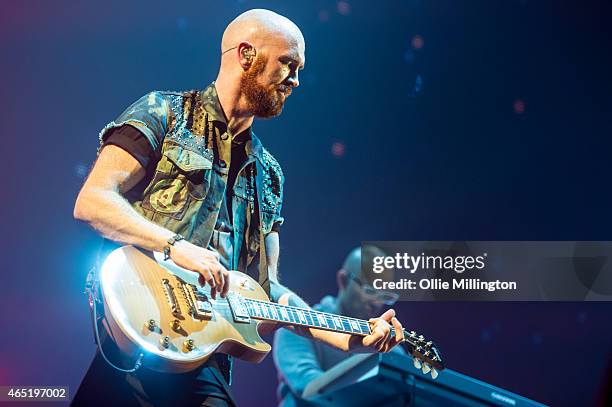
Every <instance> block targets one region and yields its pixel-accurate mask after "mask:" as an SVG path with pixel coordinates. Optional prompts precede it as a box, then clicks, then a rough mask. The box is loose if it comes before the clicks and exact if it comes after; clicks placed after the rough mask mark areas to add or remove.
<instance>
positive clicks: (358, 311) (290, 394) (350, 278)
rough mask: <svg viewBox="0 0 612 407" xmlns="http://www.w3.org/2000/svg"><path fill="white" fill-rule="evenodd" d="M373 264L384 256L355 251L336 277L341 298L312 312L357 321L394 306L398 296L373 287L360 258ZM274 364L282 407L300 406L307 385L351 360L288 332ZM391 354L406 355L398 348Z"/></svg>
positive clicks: (281, 336) (280, 334)
mask: <svg viewBox="0 0 612 407" xmlns="http://www.w3.org/2000/svg"><path fill="white" fill-rule="evenodd" d="M362 256H363V257H364V262H365V264H371V263H372V258H373V257H375V256H384V253H383V252H382V251H381V250H380V249H378V248H376V247H373V246H366V247H364V249H363V250H362V249H361V248H359V247H358V248H355V249H353V250H352V251H351V252H350V253H349V255H348V256H347V257H346V259H345V260H344V264H343V265H342V268H340V270H338V272H337V274H336V278H337V283H338V294H337V296H336V297H334V296H331V295H328V296H325V297H323V299H322V300H321V302H320V303H319V304H317V305H315V306H314V307H313V309H315V310H317V311H322V312H329V313H332V314H339V315H344V316H348V317H352V318H358V319H369V318H371V317H372V316H375V315H378V314H379V313H380V312H381V311H382V309H383V307H385V306H390V305H392V304H394V303H395V302H396V301H397V299H398V294H396V293H393V292H387V291H382V290H377V289H375V288H374V287H372V285H371V283H372V282H371V281H370V280H371V275H370V276H368V275H367V274H368V273H363V272H362V270H361V258H362ZM273 352H274V353H273V355H274V362H275V364H276V368H277V370H278V378H279V387H278V397H279V401H280V403H279V405H282V406H284V407H288V406H296V405H300V404H302V403H300V399H301V397H302V394H303V392H304V389H305V388H306V385H307V384H308V383H310V382H311V381H312V380H314V379H316V378H318V377H320V376H322V375H323V374H324V373H325V372H326V371H327V370H329V369H331V368H332V367H334V366H335V365H337V364H338V363H340V362H342V361H343V360H345V359H347V358H349V357H351V356H352V354H351V353H348V352H342V351H339V350H337V349H334V348H332V347H331V346H328V345H325V344H323V343H321V342H317V341H313V340H311V339H309V338H306V337H303V336H298V335H297V334H295V333H294V332H291V331H289V330H287V329H281V330H279V331H277V332H276V335H275V338H274V347H273ZM392 352H400V353H405V352H404V350H403V349H402V348H401V347H399V346H396V347H395V348H393V349H392Z"/></svg>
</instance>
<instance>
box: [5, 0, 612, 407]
mask: <svg viewBox="0 0 612 407" xmlns="http://www.w3.org/2000/svg"><path fill="white" fill-rule="evenodd" d="M253 7H265V8H271V9H274V10H276V11H278V12H280V13H282V14H285V15H287V16H288V17H290V18H291V19H293V20H294V21H295V22H296V23H297V24H298V25H299V26H300V27H301V28H302V29H303V32H304V35H305V37H306V41H307V64H306V69H305V70H304V71H303V74H301V77H300V79H301V83H302V86H301V87H300V88H299V89H297V91H296V92H294V94H293V95H292V97H291V98H290V99H289V101H288V103H287V106H286V108H285V112H284V114H283V115H282V116H281V117H280V118H277V119H274V120H270V121H259V122H257V123H256V131H257V133H258V135H259V136H260V137H261V138H262V139H263V141H264V143H265V144H266V145H267V146H268V147H269V149H270V150H271V151H272V152H273V154H275V156H276V157H277V158H278V159H279V161H280V162H281V164H282V165H283V168H284V171H285V175H286V178H287V182H286V197H285V206H284V215H285V217H286V223H285V225H284V227H283V230H282V234H281V236H282V254H281V270H282V278H283V281H284V282H285V283H286V284H287V285H288V286H290V287H292V288H294V289H295V290H296V291H298V292H299V293H301V294H302V295H303V296H304V298H305V299H306V300H307V301H309V302H311V303H315V302H317V301H318V299H319V298H320V297H322V296H323V295H324V294H326V293H332V292H334V291H335V271H336V270H337V269H338V267H339V266H340V264H341V262H342V259H343V257H344V255H345V254H346V252H348V250H350V249H351V248H352V247H353V246H356V245H358V244H359V243H360V241H362V240H428V239H441V240H451V239H465V240H538V239H541V240H612V232H611V230H612V219H611V217H610V208H611V207H612V193H611V190H610V182H609V178H610V174H611V173H612V171H611V169H612V164H611V160H610V151H611V148H610V147H611V144H612V143H611V142H610V130H611V129H612V121H611V120H610V117H611V116H610V112H611V107H612V106H611V105H612V103H611V96H610V95H611V92H610V91H611V83H610V78H609V72H610V71H611V68H612V67H611V65H612V64H611V63H610V62H611V61H610V42H609V39H610V38H609V35H608V33H607V31H606V30H605V24H606V23H605V22H606V21H610V13H609V11H610V8H609V6H604V5H603V2H601V3H599V2H595V1H589V2H578V1H565V2H557V1H529V0H523V1H519V0H516V1H514V0H504V1H501V0H499V1H484V0H483V1H464V2H459V1H451V0H435V1H433V0H432V1H418V0H411V1H398V0H395V1H391V0H385V1H380V2H372V1H349V2H335V1H311V2H290V3H289V2H281V1H238V2H236V1H234V2H229V1H227V2H212V1H195V0H194V1H181V2H171V1H166V2H158V1H146V2H144V1H143V2H136V1H105V2H78V1H62V2H51V1H22V2H12V4H9V3H7V4H4V5H3V6H2V14H1V17H0V51H1V55H2V60H3V63H2V66H1V67H0V70H1V73H2V76H1V78H2V86H1V87H0V92H1V93H2V101H3V104H2V108H3V114H2V118H3V120H1V122H0V126H1V133H2V137H0V143H1V146H2V148H1V150H0V151H2V162H3V168H4V169H5V170H4V171H3V174H4V178H3V182H2V196H3V197H2V200H3V202H4V204H3V205H2V208H3V223H4V227H3V228H2V229H3V232H2V237H1V239H2V240H1V246H0V247H1V248H2V255H3V256H2V260H3V263H4V267H3V280H2V282H3V283H2V291H1V292H2V296H1V297H0V298H1V300H0V301H1V302H0V318H1V320H0V322H1V324H2V325H1V326H2V332H3V334H2V335H0V385H19V384H20V385H69V386H70V388H71V389H72V391H73V392H74V390H76V388H77V386H78V383H79V381H80V379H81V377H82V375H83V374H84V372H85V370H86V368H87V366H88V364H89V361H90V359H91V357H92V355H93V353H94V349H95V348H94V344H93V340H92V336H91V331H90V322H89V314H88V309H87V306H86V298H85V295H84V294H83V286H84V278H85V274H86V272H87V269H88V267H89V266H90V265H91V264H92V262H93V260H94V255H95V251H96V247H97V244H98V239H97V237H96V235H95V234H94V233H93V232H92V231H90V230H88V229H87V228H86V227H84V226H83V225H79V224H77V223H76V222H75V221H74V220H73V219H72V207H73V202H74V199H75V197H76V194H77V192H78V189H79V187H80V185H81V184H82V182H83V177H84V176H85V175H86V173H87V171H88V168H89V165H90V164H91V162H92V160H93V159H94V158H95V151H96V146H97V133H98V131H99V130H100V129H101V128H102V127H103V126H104V125H105V124H106V123H107V122H108V121H110V120H112V119H114V118H115V117H116V116H117V115H118V114H119V113H120V112H121V111H122V110H123V109H124V108H125V107H126V106H127V105H129V104H130V103H131V102H132V101H134V100H136V99H137V98H139V97H140V96H141V95H143V94H144V93H146V92H148V91H150V90H154V89H157V90H166V89H191V88H196V87H204V86H205V85H206V84H208V83H209V82H210V81H211V80H212V79H214V77H215V75H216V70H217V64H218V60H219V56H218V53H219V49H218V46H219V45H218V44H219V41H220V38H221V33H222V31H223V28H224V27H225V25H226V24H227V22H228V21H230V20H231V19H232V18H233V17H235V16H236V15H237V14H239V13H240V12H241V11H244V10H246V9H249V8H253ZM417 36H418V37H417ZM397 310H398V312H400V315H401V316H402V320H403V321H404V323H405V325H406V326H407V327H414V328H415V329H417V330H419V331H422V332H424V333H426V334H427V335H429V336H431V337H433V338H435V339H436V340H437V342H438V344H439V346H440V347H441V348H442V349H443V351H444V354H445V356H446V360H447V364H448V366H449V367H451V368H452V369H454V370H457V371H459V372H462V373H465V374H467V375H470V376H473V377H475V378H478V379H481V380H484V381H487V382H490V383H492V384H495V385H498V386H501V387H503V388H506V389H509V390H511V391H514V392H517V393H519V394H522V395H524V396H527V397H530V398H534V399H536V400H538V401H541V402H546V403H551V404H553V405H567V406H575V405H591V404H593V403H594V400H595V398H596V394H597V391H598V389H600V388H601V386H602V380H603V374H604V370H605V368H606V364H607V363H608V360H609V357H610V349H611V344H612V329H611V328H610V322H611V315H612V306H611V305H610V304H609V303H476V304H449V303H447V304H442V303H435V304H431V303H402V304H399V305H398V306H397ZM275 376H276V373H275V370H274V368H273V365H272V361H271V358H268V359H266V361H265V362H264V363H263V364H262V365H259V366H251V365H247V364H244V363H239V364H238V366H237V368H236V369H235V386H234V387H235V392H236V397H237V399H238V400H240V401H241V402H242V403H243V405H245V406H252V405H272V404H274V402H275V394H274V392H275V384H276V379H275Z"/></svg>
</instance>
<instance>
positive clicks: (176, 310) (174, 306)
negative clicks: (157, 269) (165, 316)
mask: <svg viewBox="0 0 612 407" xmlns="http://www.w3.org/2000/svg"><path fill="white" fill-rule="evenodd" d="M162 287H163V289H164V293H165V294H166V300H168V304H169V305H170V309H171V310H172V315H174V316H175V317H177V318H182V317H183V314H181V308H180V306H179V303H178V301H177V299H176V296H175V295H174V288H173V287H172V286H171V285H170V281H169V280H168V279H167V278H164V279H162Z"/></svg>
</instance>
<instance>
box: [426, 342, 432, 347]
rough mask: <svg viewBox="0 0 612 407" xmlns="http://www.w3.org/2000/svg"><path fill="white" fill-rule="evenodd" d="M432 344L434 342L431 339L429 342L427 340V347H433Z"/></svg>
mask: <svg viewBox="0 0 612 407" xmlns="http://www.w3.org/2000/svg"><path fill="white" fill-rule="evenodd" d="M431 345H433V342H432V341H429V342H427V343H426V344H425V346H426V347H427V348H431Z"/></svg>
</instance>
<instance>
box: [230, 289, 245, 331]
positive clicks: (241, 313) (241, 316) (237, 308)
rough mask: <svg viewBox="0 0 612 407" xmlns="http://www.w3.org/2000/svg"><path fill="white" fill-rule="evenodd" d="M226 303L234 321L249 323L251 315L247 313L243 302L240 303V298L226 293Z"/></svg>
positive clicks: (234, 294)
mask: <svg viewBox="0 0 612 407" xmlns="http://www.w3.org/2000/svg"><path fill="white" fill-rule="evenodd" d="M226 298H227V303H228V304H229V307H230V310H232V316H233V317H234V321H236V322H243V323H246V324H248V323H250V322H251V315H250V314H249V311H248V310H247V309H246V306H245V305H244V302H243V301H242V297H241V296H240V295H238V294H236V293H231V292H230V293H228V294H227V297H226Z"/></svg>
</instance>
